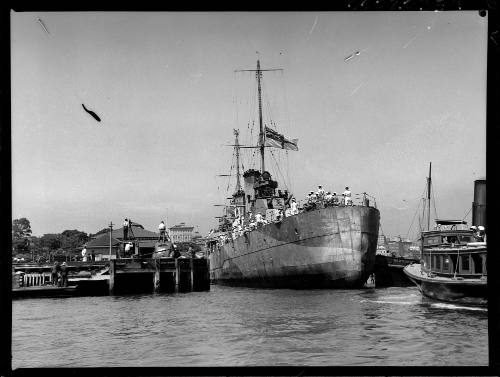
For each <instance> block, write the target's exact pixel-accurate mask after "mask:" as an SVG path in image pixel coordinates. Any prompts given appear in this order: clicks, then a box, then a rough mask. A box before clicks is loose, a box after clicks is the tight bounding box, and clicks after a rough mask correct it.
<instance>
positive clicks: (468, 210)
mask: <svg viewBox="0 0 500 377" xmlns="http://www.w3.org/2000/svg"><path fill="white" fill-rule="evenodd" d="M471 210H472V207H470V208H469V210H468V211H467V213H466V214H465V215H464V217H463V219H462V221H464V220H465V218H466V217H467V216H468V215H469V212H470V211H471Z"/></svg>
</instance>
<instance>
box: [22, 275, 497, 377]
mask: <svg viewBox="0 0 500 377" xmlns="http://www.w3.org/2000/svg"><path fill="white" fill-rule="evenodd" d="M487 320H488V313H487V311H486V309H483V308H475V307H465V306H456V305H452V304H445V303H439V302H437V301H431V300H428V299H425V298H422V297H421V295H420V293H419V291H418V290H417V288H416V287H391V288H383V289H374V288H366V289H361V290H304V291H301V290H286V289H280V290H275V289H250V288H234V287H222V286H217V285H215V286H214V285H213V286H212V287H211V291H209V292H191V293H179V294H145V295H129V296H102V297H75V298H52V299H22V300H15V301H14V302H13V307H12V356H13V359H12V367H13V368H14V369H16V368H20V367H118V366H126V367H128V366H131V367H134V366H135V367H137V366H147V367H168V366H252V365H259V366H275V365H276V366H288V365H308V366H332V365H333V366H335V365H353V366H366V365H374V366H388V365H389V366H391V365H392V366H412V365H414V366H431V365H438V366H449V365H472V366H476V365H478V366H480V365H487V364H488V327H487Z"/></svg>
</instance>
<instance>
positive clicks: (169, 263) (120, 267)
mask: <svg viewBox="0 0 500 377" xmlns="http://www.w3.org/2000/svg"><path fill="white" fill-rule="evenodd" d="M208 290H210V272H209V261H208V259H198V258H177V259H175V258H151V259H113V260H111V263H110V268H109V292H110V294H118V293H133V292H191V291H208Z"/></svg>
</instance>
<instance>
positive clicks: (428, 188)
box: [427, 162, 432, 230]
mask: <svg viewBox="0 0 500 377" xmlns="http://www.w3.org/2000/svg"><path fill="white" fill-rule="evenodd" d="M431 168H432V162H429V177H427V230H430V224H431Z"/></svg>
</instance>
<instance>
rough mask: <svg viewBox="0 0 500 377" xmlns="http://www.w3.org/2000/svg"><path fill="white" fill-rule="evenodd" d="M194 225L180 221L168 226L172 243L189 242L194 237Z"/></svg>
mask: <svg viewBox="0 0 500 377" xmlns="http://www.w3.org/2000/svg"><path fill="white" fill-rule="evenodd" d="M193 230H194V226H190V225H186V223H180V224H177V225H174V226H172V227H170V228H168V231H169V235H170V239H171V240H172V242H174V243H181V242H191V241H192V240H193V237H194V235H195V234H194V232H193Z"/></svg>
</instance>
